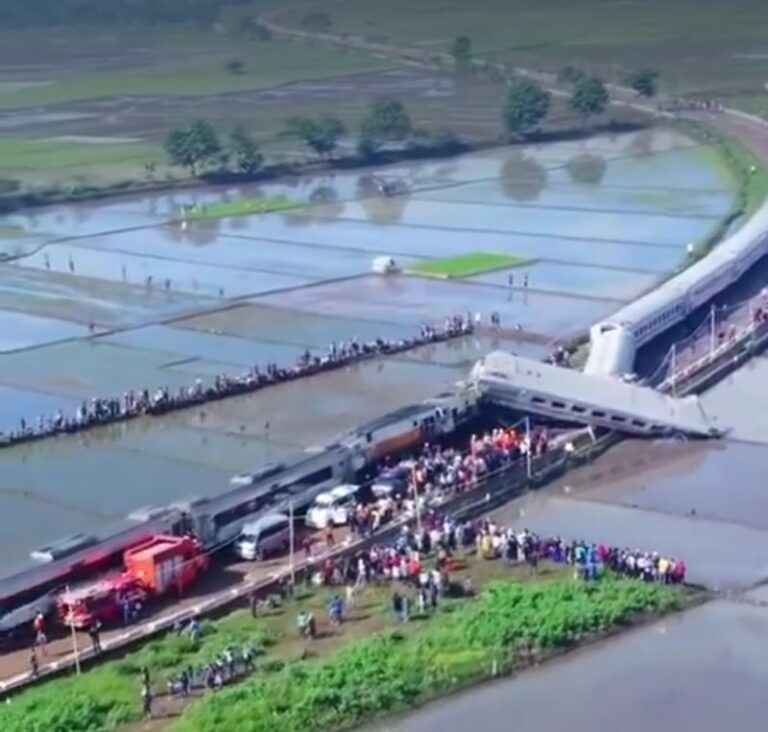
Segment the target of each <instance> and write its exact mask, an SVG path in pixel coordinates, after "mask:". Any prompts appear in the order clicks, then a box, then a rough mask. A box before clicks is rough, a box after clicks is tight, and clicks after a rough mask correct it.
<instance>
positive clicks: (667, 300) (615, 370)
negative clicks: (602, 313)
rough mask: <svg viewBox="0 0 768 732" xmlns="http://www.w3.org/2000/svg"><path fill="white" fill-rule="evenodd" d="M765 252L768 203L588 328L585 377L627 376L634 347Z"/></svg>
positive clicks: (715, 292) (724, 285) (767, 247)
mask: <svg viewBox="0 0 768 732" xmlns="http://www.w3.org/2000/svg"><path fill="white" fill-rule="evenodd" d="M766 254H768V202H766V203H764V204H763V205H762V207H761V208H760V209H759V210H758V211H757V212H756V213H755V214H754V215H753V216H752V218H750V220H749V221H748V222H747V223H745V224H744V226H742V227H741V228H740V229H739V230H738V231H736V232H735V233H733V234H732V235H730V236H729V237H727V238H726V239H725V240H723V241H722V242H721V243H720V244H719V245H718V246H717V247H715V249H713V250H712V251H711V252H710V253H709V254H708V255H707V256H706V257H704V258H703V259H701V260H700V261H698V262H696V263H695V264H693V265H691V266H690V267H688V268H687V269H686V270H685V271H683V272H681V273H680V274H678V275H676V276H675V277H672V278H671V279H670V280H668V281H667V282H665V283H663V284H661V285H660V286H659V287H658V288H656V289H655V290H653V291H652V292H649V293H648V294H646V295H643V296H642V297H640V298H639V299H637V300H635V301H634V302H632V303H630V304H629V305H627V306H626V307H624V308H622V309H621V310H619V311H618V312H616V313H614V314H613V316H611V317H610V318H609V319H608V320H606V321H603V322H601V323H597V324H596V325H594V326H593V327H592V329H591V330H590V354H589V357H588V358H587V362H586V364H585V366H584V371H585V373H588V374H592V375H595V376H597V375H600V376H611V377H619V378H621V377H626V376H627V375H628V374H630V373H631V372H632V371H633V369H634V361H635V355H636V353H637V349H638V348H640V347H641V346H642V345H644V344H645V343H648V342H649V341H651V340H652V339H653V338H655V337H656V336H658V335H660V334H661V333H664V332H665V331H667V330H668V329H669V328H671V327H672V326H673V325H676V324H677V323H679V322H681V321H682V320H684V319H685V318H687V317H688V315H690V313H691V312H693V311H694V310H696V309H697V308H699V307H701V306H702V305H704V304H706V303H707V302H709V301H710V300H711V299H712V298H713V297H715V296H717V295H718V294H719V293H720V292H722V291H723V290H725V289H726V288H727V287H729V286H730V285H732V284H733V283H734V282H736V281H737V280H738V279H739V278H740V277H741V276H742V275H743V274H744V273H745V272H746V271H747V270H748V269H749V268H750V267H751V266H752V265H753V264H755V263H756V262H757V261H758V260H759V259H761V258H762V257H764V256H765V255H766Z"/></svg>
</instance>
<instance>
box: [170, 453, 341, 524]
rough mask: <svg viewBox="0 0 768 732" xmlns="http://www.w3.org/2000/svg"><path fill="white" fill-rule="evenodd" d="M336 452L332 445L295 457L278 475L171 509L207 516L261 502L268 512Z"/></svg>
mask: <svg viewBox="0 0 768 732" xmlns="http://www.w3.org/2000/svg"><path fill="white" fill-rule="evenodd" d="M338 449H339V445H338V444H336V443H334V444H333V445H330V446H329V447H326V448H321V449H319V450H318V451H313V452H302V453H299V454H298V455H297V456H296V458H295V459H294V460H290V459H288V460H285V461H283V462H282V463H281V464H280V470H279V471H274V472H273V471H270V472H269V473H268V475H267V477H265V478H262V479H260V480H257V481H256V482H254V483H252V484H251V485H246V486H242V487H240V488H236V489H235V490H231V491H227V492H226V493H222V494H221V495H219V496H212V497H210V498H208V497H205V498H197V499H191V500H188V501H180V502H177V503H176V504H174V505H175V506H177V507H179V508H181V509H182V510H187V509H188V508H189V509H191V510H196V511H198V512H200V513H205V514H208V515H210V516H216V515H217V514H220V513H224V512H226V511H229V510H231V509H233V508H237V507H238V506H240V505H242V504H243V503H248V502H249V501H263V502H264V503H263V507H264V508H265V509H269V508H270V507H271V506H274V505H275V503H276V502H277V501H278V500H280V499H281V498H282V497H283V494H284V493H285V491H286V490H287V488H288V486H290V485H293V484H301V481H302V478H303V477H305V474H306V473H307V471H311V470H314V469H315V465H316V464H321V465H322V464H323V463H325V462H326V461H327V463H328V464H329V465H330V464H332V461H333V459H334V457H333V452H334V451H336V450H338ZM272 494H274V499H273V500H269V498H270V496H272ZM257 510H258V509H257Z"/></svg>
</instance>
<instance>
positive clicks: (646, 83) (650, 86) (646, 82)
mask: <svg viewBox="0 0 768 732" xmlns="http://www.w3.org/2000/svg"><path fill="white" fill-rule="evenodd" d="M624 82H625V83H626V85H627V86H628V87H629V88H630V89H634V90H635V91H636V92H637V93H638V95H639V96H641V97H655V96H656V92H657V91H658V85H659V72H658V71H653V70H651V69H640V70H639V71H633V72H632V73H630V74H627V75H626V77H625V79H624Z"/></svg>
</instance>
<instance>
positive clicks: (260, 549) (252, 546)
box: [235, 513, 291, 560]
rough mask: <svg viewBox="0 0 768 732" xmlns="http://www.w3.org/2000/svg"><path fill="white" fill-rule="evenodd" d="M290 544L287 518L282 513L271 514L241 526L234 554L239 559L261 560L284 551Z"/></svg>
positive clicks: (289, 529) (289, 528)
mask: <svg viewBox="0 0 768 732" xmlns="http://www.w3.org/2000/svg"><path fill="white" fill-rule="evenodd" d="M290 542H291V527H290V520H289V518H288V517H287V516H286V515H285V514H282V513H272V514H269V515H268V516H262V517H261V518H258V519H256V520H255V521H250V522H249V523H247V524H245V526H243V530H242V531H241V532H240V536H239V537H238V539H237V540H236V541H235V553H236V554H237V556H238V557H240V558H241V559H247V560H253V559H263V558H264V557H266V556H268V555H270V554H277V553H280V552H284V551H286V550H287V549H288V548H289V547H290Z"/></svg>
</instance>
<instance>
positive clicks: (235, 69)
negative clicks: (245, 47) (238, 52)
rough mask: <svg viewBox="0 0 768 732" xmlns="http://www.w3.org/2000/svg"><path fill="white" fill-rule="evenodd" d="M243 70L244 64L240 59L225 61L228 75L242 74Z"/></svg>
mask: <svg viewBox="0 0 768 732" xmlns="http://www.w3.org/2000/svg"><path fill="white" fill-rule="evenodd" d="M244 70H245V64H244V63H243V60H242V59H239V58H233V59H231V60H230V61H227V71H229V73H230V74H242V73H243V71H244Z"/></svg>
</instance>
